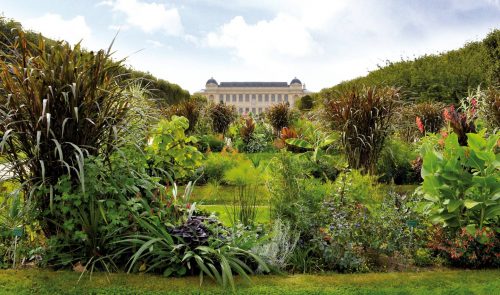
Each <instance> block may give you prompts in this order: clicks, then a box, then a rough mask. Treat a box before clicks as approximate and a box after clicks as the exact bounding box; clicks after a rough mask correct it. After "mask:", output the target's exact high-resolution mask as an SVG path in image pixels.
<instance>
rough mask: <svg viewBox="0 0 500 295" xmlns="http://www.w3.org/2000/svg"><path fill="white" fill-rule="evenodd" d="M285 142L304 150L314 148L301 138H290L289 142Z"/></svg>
mask: <svg viewBox="0 0 500 295" xmlns="http://www.w3.org/2000/svg"><path fill="white" fill-rule="evenodd" d="M285 142H286V143H287V144H289V145H293V146H296V147H299V148H304V149H312V148H313V145H312V144H310V143H309V142H307V141H305V140H303V139H300V138H288V139H287V140H285Z"/></svg>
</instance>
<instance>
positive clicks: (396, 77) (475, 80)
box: [320, 29, 500, 103]
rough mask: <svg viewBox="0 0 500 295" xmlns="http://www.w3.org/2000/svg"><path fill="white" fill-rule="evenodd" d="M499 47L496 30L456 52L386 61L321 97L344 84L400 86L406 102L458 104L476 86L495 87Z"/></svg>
mask: <svg viewBox="0 0 500 295" xmlns="http://www.w3.org/2000/svg"><path fill="white" fill-rule="evenodd" d="M499 44H500V30H498V29H496V30H494V31H492V32H490V33H489V34H488V36H487V37H486V38H485V39H484V40H483V41H478V42H469V43H467V44H465V46H463V47H462V48H460V49H457V50H452V51H448V52H445V53H441V54H431V55H424V56H422V57H419V58H416V59H412V60H411V59H408V60H401V61H396V62H391V61H387V63H386V64H385V65H383V66H379V67H378V69H377V70H374V71H372V72H370V73H369V74H368V75H366V76H364V77H359V78H356V79H353V80H349V81H344V82H342V83H340V84H338V85H336V86H333V87H331V88H326V89H323V90H322V91H321V93H320V94H322V93H323V94H327V93H330V92H332V91H334V90H336V89H339V88H341V87H342V86H345V85H346V84H347V85H349V84H353V83H360V84H365V85H377V86H380V85H389V86H397V87H402V90H403V93H404V95H403V98H405V99H406V100H415V101H429V100H431V101H442V102H447V103H450V102H458V100H459V99H460V98H462V97H466V96H467V94H468V91H469V90H471V89H475V88H477V86H479V85H481V86H482V87H486V86H489V85H492V84H497V85H498V83H499V81H500V78H499V77H500V62H499V60H500V59H499V56H500V49H499ZM320 96H321V95H320Z"/></svg>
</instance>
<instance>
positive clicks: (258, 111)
mask: <svg viewBox="0 0 500 295" xmlns="http://www.w3.org/2000/svg"><path fill="white" fill-rule="evenodd" d="M267 110H269V108H264V109H262V108H252V114H254V115H258V114H262V113H263V112H267ZM248 113H250V108H239V109H238V114H240V115H242V114H248Z"/></svg>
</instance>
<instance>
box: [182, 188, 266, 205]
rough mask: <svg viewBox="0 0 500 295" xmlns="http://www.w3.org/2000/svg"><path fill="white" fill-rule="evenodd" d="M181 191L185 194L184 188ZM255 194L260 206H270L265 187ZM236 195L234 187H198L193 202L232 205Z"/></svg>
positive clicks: (193, 195)
mask: <svg viewBox="0 0 500 295" xmlns="http://www.w3.org/2000/svg"><path fill="white" fill-rule="evenodd" d="M179 191H180V192H183V191H184V187H179ZM255 193H256V194H257V196H256V198H257V204H258V205H269V191H268V190H267V187H266V186H265V185H262V186H258V187H256V191H255ZM236 194H237V191H236V188H235V187H233V186H228V185H220V186H214V185H211V184H207V185H197V186H195V187H194V190H193V193H192V195H191V200H192V201H193V202H197V203H199V204H204V205H223V204H232V203H233V200H234V197H235V196H236Z"/></svg>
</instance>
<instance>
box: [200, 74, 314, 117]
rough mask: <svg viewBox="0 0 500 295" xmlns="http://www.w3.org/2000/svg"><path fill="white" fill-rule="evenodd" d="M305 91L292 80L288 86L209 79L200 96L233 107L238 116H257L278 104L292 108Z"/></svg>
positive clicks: (303, 87) (278, 83)
mask: <svg viewBox="0 0 500 295" xmlns="http://www.w3.org/2000/svg"><path fill="white" fill-rule="evenodd" d="M306 93H307V90H306V89H305V85H303V84H302V82H301V81H300V80H299V79H297V78H294V79H293V80H292V81H291V82H290V84H288V83H287V82H221V83H220V84H219V83H217V81H216V80H215V79H214V78H210V79H209V80H208V81H207V83H206V87H205V89H203V90H202V91H201V92H200V94H202V95H204V96H205V97H206V98H207V100H208V101H209V102H214V103H219V102H223V103H225V104H228V105H234V106H235V107H236V110H237V112H238V114H240V115H242V114H248V113H250V112H251V113H252V114H256V115H259V114H261V113H263V112H265V111H267V110H268V109H269V107H270V106H272V105H273V104H276V103H280V102H288V103H289V104H290V106H294V105H295V102H296V101H298V100H299V99H300V98H301V97H302V96H304V95H306Z"/></svg>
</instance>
